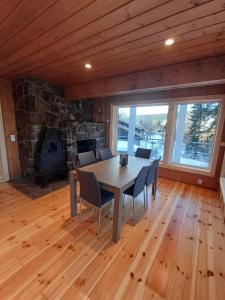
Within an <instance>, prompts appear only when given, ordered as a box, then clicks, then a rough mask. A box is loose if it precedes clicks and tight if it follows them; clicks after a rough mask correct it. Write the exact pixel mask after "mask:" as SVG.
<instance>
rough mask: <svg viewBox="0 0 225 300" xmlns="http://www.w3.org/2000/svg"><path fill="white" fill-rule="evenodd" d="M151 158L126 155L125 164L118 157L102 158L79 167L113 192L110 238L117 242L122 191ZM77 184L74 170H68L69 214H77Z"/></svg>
mask: <svg viewBox="0 0 225 300" xmlns="http://www.w3.org/2000/svg"><path fill="white" fill-rule="evenodd" d="M151 162H152V161H151V160H149V159H145V158H139V157H133V156H129V157H128V164H127V165H126V166H121V165H120V157H119V156H115V157H113V158H110V159H107V160H103V161H100V162H97V163H94V164H91V165H87V166H85V167H82V168H80V169H81V170H83V171H87V172H93V173H94V174H95V176H96V178H97V181H98V182H99V185H100V187H101V188H103V189H105V190H107V191H110V192H112V193H114V210H113V233H112V240H113V241H114V242H118V241H119V240H120V235H121V223H122V196H123V192H124V191H125V190H126V189H127V188H129V187H130V186H131V185H133V184H134V181H135V178H136V177H137V176H138V173H139V172H140V170H141V169H142V168H143V167H144V166H148V165H149V166H150V164H151ZM77 184H78V177H77V175H76V170H72V171H70V205H71V216H72V217H75V216H77V204H78V201H77V200H78V195H77Z"/></svg>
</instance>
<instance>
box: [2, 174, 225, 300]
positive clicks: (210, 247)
mask: <svg viewBox="0 0 225 300" xmlns="http://www.w3.org/2000/svg"><path fill="white" fill-rule="evenodd" d="M46 192H48V193H46ZM45 193H46V194H45ZM83 210H84V214H83V223H81V224H80V223H79V219H78V220H77V219H75V220H72V219H71V218H70V209H69V186H68V185H65V186H62V187H61V188H58V189H57V190H53V191H51V189H49V190H47V191H46V190H44V191H41V189H40V188H37V187H29V186H23V184H20V185H18V186H15V185H14V186H12V185H9V184H8V183H2V184H0V232H1V235H0V237H1V238H0V239H1V240H0V299H26V300H27V299H104V300H106V299H172V300H174V299H182V300H184V299H204V300H206V299H215V300H219V299H221V300H222V299H225V225H224V224H223V219H222V214H221V209H220V202H219V197H218V194H217V193H216V192H213V191H210V190H206V189H202V188H199V187H195V186H191V185H186V184H182V183H178V182H173V181H169V180H165V179H160V180H159V186H158V192H157V199H156V200H155V201H152V202H151V204H150V207H149V211H148V213H146V214H144V211H143V200H142V198H141V197H140V201H138V203H137V204H136V209H135V211H136V217H135V222H134V221H133V220H132V218H131V217H130V216H131V201H130V199H129V198H127V199H126V207H125V209H124V224H123V227H122V238H121V240H120V241H119V242H118V243H117V244H114V243H113V242H111V231H112V212H111V215H110V216H109V217H107V215H106V214H107V208H106V210H105V214H104V215H103V218H102V233H101V237H100V239H99V240H98V239H97V238H96V212H95V211H94V210H93V209H91V208H90V207H84V208H83Z"/></svg>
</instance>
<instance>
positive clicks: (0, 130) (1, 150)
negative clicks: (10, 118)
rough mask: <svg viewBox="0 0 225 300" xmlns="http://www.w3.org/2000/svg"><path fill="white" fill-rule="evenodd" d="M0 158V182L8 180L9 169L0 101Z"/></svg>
mask: <svg viewBox="0 0 225 300" xmlns="http://www.w3.org/2000/svg"><path fill="white" fill-rule="evenodd" d="M0 159H1V161H2V168H3V175H0V182H3V181H7V180H9V169H8V160H7V153H6V144H5V135H4V127H3V118H2V109H1V103H0Z"/></svg>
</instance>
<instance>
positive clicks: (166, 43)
mask: <svg viewBox="0 0 225 300" xmlns="http://www.w3.org/2000/svg"><path fill="white" fill-rule="evenodd" d="M173 43H174V39H167V40H165V45H166V46H171V45H173Z"/></svg>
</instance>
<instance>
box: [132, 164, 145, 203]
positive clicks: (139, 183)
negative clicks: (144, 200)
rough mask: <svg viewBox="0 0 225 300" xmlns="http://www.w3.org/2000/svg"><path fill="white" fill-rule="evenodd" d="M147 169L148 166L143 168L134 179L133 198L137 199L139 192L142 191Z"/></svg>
mask: <svg viewBox="0 0 225 300" xmlns="http://www.w3.org/2000/svg"><path fill="white" fill-rule="evenodd" d="M148 169H149V166H146V167H143V168H142V169H141V171H140V172H139V174H138V176H137V178H136V179H135V181H134V192H133V197H137V196H138V195H139V194H140V193H141V192H143V191H144V188H145V181H146V177H147V174H148Z"/></svg>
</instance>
